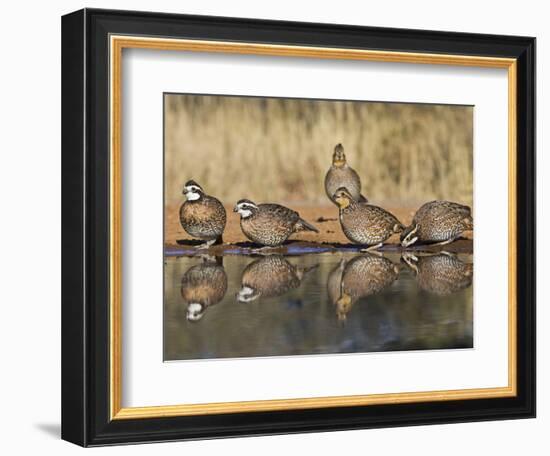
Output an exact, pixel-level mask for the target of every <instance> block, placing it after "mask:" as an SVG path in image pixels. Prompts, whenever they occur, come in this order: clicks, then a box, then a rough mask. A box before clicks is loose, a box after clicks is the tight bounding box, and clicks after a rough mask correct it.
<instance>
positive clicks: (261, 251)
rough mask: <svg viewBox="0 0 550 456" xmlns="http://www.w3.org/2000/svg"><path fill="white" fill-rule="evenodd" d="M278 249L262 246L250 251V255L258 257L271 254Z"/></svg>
mask: <svg viewBox="0 0 550 456" xmlns="http://www.w3.org/2000/svg"><path fill="white" fill-rule="evenodd" d="M278 248H279V247H272V246H270V245H264V246H263V247H257V248H255V249H251V252H252V253H258V254H260V255H269V253H270V252H273V251H274V250H277V249H278Z"/></svg>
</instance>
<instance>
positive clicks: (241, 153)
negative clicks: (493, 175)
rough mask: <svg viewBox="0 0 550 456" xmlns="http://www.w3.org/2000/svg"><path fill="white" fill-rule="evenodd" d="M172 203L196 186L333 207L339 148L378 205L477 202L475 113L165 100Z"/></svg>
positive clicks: (221, 194) (227, 195)
mask: <svg viewBox="0 0 550 456" xmlns="http://www.w3.org/2000/svg"><path fill="white" fill-rule="evenodd" d="M165 97H166V98H165V168H166V169H165V185H166V189H165V190H166V201H165V203H166V204H167V205H168V204H172V203H175V202H177V201H181V200H182V195H181V191H182V187H183V184H184V183H185V181H187V180H188V179H195V180H196V181H197V182H198V183H199V184H201V185H202V186H203V187H204V189H205V191H206V192H207V193H209V194H212V195H215V196H217V197H218V198H220V199H221V200H222V201H224V202H225V203H229V204H232V203H233V202H234V201H236V200H238V199H240V198H249V199H252V200H256V201H260V202H262V201H272V202H274V201H281V202H283V201H284V202H293V203H311V204H319V203H327V201H328V200H327V198H326V196H325V191H324V176H325V173H326V171H327V170H328V168H329V167H330V165H331V159H332V151H333V148H334V145H335V144H337V143H338V142H341V143H342V144H343V145H344V148H345V152H346V156H347V160H348V163H349V164H350V165H351V166H352V167H353V168H355V170H356V171H357V172H358V173H359V175H360V176H361V181H362V184H363V194H365V195H366V196H367V197H368V198H369V199H370V200H371V201H372V202H376V203H377V204H382V203H383V202H396V201H399V202H402V203H403V204H418V203H420V202H423V201H427V200H430V199H435V198H437V199H449V200H453V201H458V202H462V203H465V204H469V205H471V204H472V198H473V154H472V152H473V108H472V107H467V106H443V105H422V104H403V103H375V102H348V101H318V100H305V99H304V100H297V99H277V98H249V97H229V96H205V95H178V94H168V95H165Z"/></svg>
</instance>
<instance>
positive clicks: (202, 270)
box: [181, 262, 227, 321]
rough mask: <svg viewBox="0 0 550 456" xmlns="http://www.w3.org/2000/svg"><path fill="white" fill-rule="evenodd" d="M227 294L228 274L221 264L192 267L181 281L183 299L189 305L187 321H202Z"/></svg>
mask: <svg viewBox="0 0 550 456" xmlns="http://www.w3.org/2000/svg"><path fill="white" fill-rule="evenodd" d="M226 292H227V274H226V273H225V270H224V268H223V265H221V263H217V262H206V263H202V264H198V265H196V266H192V267H191V268H189V269H188V270H187V272H186V273H185V274H184V275H183V277H182V279H181V297H182V298H183V300H184V301H185V302H186V303H187V319H188V320H189V321H198V320H200V319H201V318H202V317H203V315H204V313H205V311H206V309H207V308H208V307H211V306H213V305H214V304H217V303H218V302H220V301H221V300H222V299H223V297H224V296H225V293H226Z"/></svg>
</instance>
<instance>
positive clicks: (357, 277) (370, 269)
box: [328, 254, 399, 321]
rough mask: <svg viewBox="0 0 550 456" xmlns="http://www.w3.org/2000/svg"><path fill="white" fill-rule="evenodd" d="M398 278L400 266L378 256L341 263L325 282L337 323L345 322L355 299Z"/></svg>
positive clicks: (376, 291)
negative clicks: (334, 309) (333, 306)
mask: <svg viewBox="0 0 550 456" xmlns="http://www.w3.org/2000/svg"><path fill="white" fill-rule="evenodd" d="M398 275H399V267H398V266H397V265H395V264H394V263H392V262H391V261H390V260H388V259H387V258H384V257H383V256H380V255H373V254H366V255H360V256H357V257H355V258H353V259H352V260H350V261H348V262H344V261H342V262H341V263H340V264H339V265H338V267H336V268H335V269H334V270H333V271H332V272H331V273H330V275H329V279H328V293H329V297H330V299H331V301H332V302H333V303H334V304H335V306H336V315H337V317H338V320H340V321H345V320H346V318H347V314H348V313H349V311H350V310H351V308H352V307H353V305H354V304H355V303H356V302H357V300H359V299H360V298H364V297H366V296H370V295H373V294H375V293H378V292H380V291H382V290H383V289H384V288H386V287H387V286H389V285H391V284H392V283H393V282H394V281H395V279H397V276H398ZM338 278H339V285H340V287H339V290H338ZM337 290H338V291H337Z"/></svg>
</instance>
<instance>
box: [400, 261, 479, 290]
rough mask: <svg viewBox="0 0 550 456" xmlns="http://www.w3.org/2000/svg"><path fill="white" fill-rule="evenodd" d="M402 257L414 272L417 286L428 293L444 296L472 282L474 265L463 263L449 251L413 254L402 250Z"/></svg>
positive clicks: (466, 286)
mask: <svg viewBox="0 0 550 456" xmlns="http://www.w3.org/2000/svg"><path fill="white" fill-rule="evenodd" d="M402 258H403V260H404V262H405V263H406V264H407V265H408V266H409V267H410V268H411V269H412V270H413V271H414V273H415V274H416V280H417V283H418V286H419V287H420V288H421V289H423V290H425V291H429V292H430V293H435V294H438V295H441V296H445V295H449V294H452V293H456V292H458V291H460V290H463V289H464V288H468V287H469V286H470V285H471V284H472V279H473V275H474V265H473V264H471V263H463V262H462V261H460V260H459V259H458V258H457V257H456V255H453V254H451V253H447V252H441V253H438V254H425V255H415V254H414V253H412V252H404V253H403V255H402Z"/></svg>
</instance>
